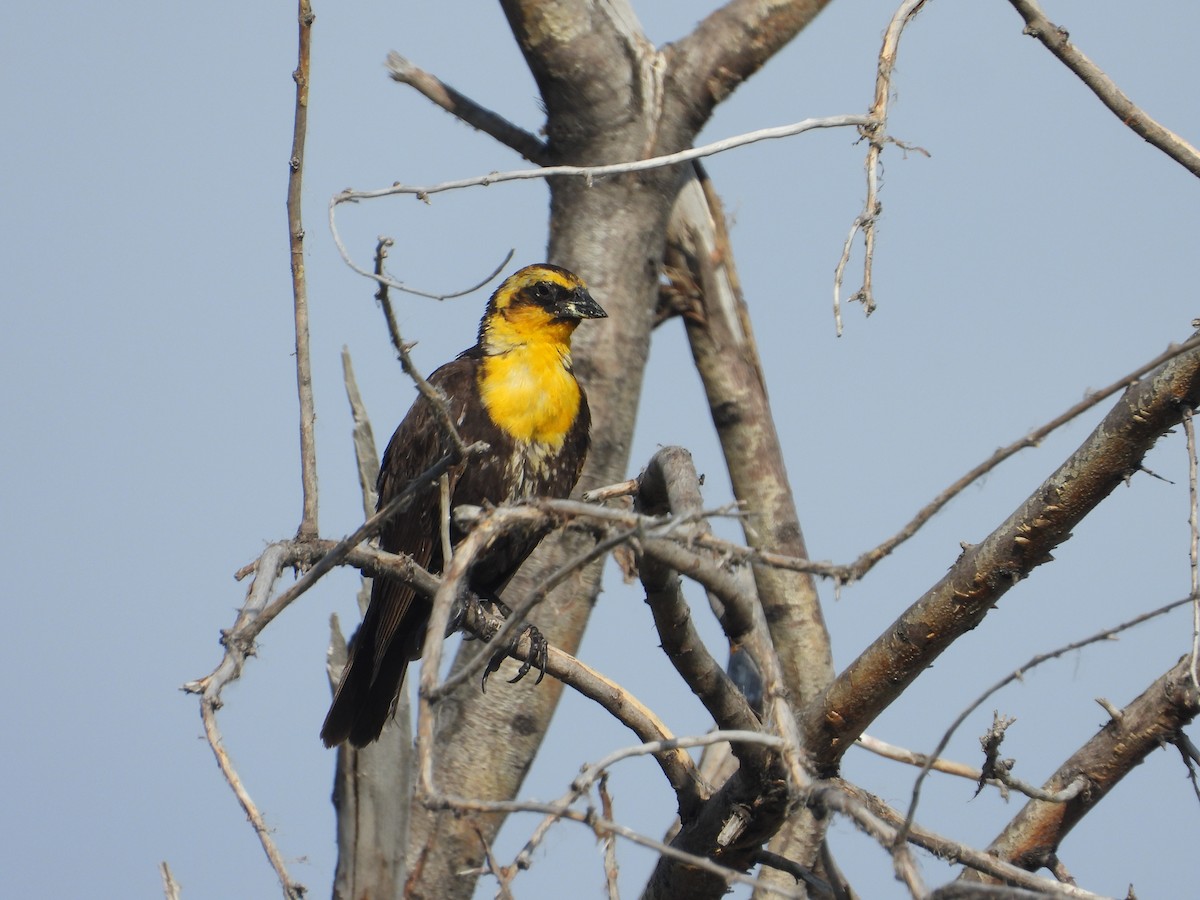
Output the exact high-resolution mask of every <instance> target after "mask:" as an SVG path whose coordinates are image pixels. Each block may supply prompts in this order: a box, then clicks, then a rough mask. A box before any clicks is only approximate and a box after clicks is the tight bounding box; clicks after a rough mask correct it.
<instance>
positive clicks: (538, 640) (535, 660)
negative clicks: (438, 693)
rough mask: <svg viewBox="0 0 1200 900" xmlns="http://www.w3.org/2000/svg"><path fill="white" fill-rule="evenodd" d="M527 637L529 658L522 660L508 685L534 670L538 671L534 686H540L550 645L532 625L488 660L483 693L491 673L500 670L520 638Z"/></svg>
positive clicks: (482, 687) (544, 673) (482, 685)
mask: <svg viewBox="0 0 1200 900" xmlns="http://www.w3.org/2000/svg"><path fill="white" fill-rule="evenodd" d="M525 635H529V658H528V659H525V660H522V662H521V667H520V668H519V669H517V674H516V675H514V676H513V677H512V678H510V679H509V680H508V683H509V684H516V683H517V682H518V681H520V680H521V679H522V678H524V677H525V676H526V675H528V674H529V670H530V669H533V668H536V669H537V670H538V677H537V681H535V682H534V684H541V683H542V679H543V678H545V677H546V660H547V656H548V654H549V649H550V644H549V643H548V642H547V640H546V636H545V635H543V634H542V633H541V632H540V631H538V629H537V627H536V626H534V625H526V626H525V627H524V628H523V629H522V630H521V633H520V634H518V635H516V636H515V637H514V638H513V639H512V640H511V641H510V642H509V645H508V646H507V647H505V648H504V649H503V650H497V651H496V652H495V653H494V654H492V658H491V659H489V660H488V664H487V665H486V666H485V667H484V669H483V682H482V683H481V684H480V688H481V689H482V690H483V692H484V693H487V680H488V676H490V675H491V674H492V673H493V672H495V671H497V670H498V669H499V668H500V664H501V663H502V662H504V660H505V659H506V658H508V656H509V654H510V653H511V652H512V651H513V650H515V649H516V647H517V644H519V643H520V641H521V638H522V637H524V636H525Z"/></svg>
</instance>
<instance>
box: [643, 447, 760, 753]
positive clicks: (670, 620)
mask: <svg viewBox="0 0 1200 900" xmlns="http://www.w3.org/2000/svg"><path fill="white" fill-rule="evenodd" d="M640 482H641V490H640V491H639V493H638V499H637V507H638V508H639V509H640V510H641V511H642V512H644V513H646V514H647V515H651V516H657V515H671V514H674V515H683V516H689V515H695V514H697V513H698V512H700V510H701V498H700V485H699V479H698V478H697V476H696V470H695V467H694V466H693V465H692V459H691V454H690V453H688V452H687V451H686V450H684V449H683V448H681V447H664V448H662V449H660V450H659V451H658V452H656V453H655V454H654V456H653V457H651V459H650V463H649V465H647V466H646V469H645V470H644V471H643V472H642V476H641V478H640ZM693 528H694V529H696V530H698V531H704V530H707V523H705V522H704V521H703V520H701V521H699V522H698V523H697V524H696V525H695V526H693ZM638 570H639V573H640V575H641V579H642V585H643V587H645V589H646V603H647V605H648V606H649V607H650V611H651V613H652V614H653V616H654V625H655V627H656V628H657V629H658V634H659V637H660V638H661V640H662V648H663V652H665V653H666V654H667V658H668V659H669V660H670V661H671V664H672V665H673V666H674V667H675V670H676V671H677V672H679V674H680V676H681V677H682V678H683V680H684V681H685V682H686V683H687V685H688V687H690V688H691V689H692V693H694V694H695V695H696V696H697V697H698V698H699V699H700V702H701V703H703V704H704V708H705V709H707V710H708V712H709V714H710V715H711V716H712V717H713V721H714V722H716V724H717V727H718V728H722V729H743V730H747V731H757V730H758V729H759V727H760V723H759V720H758V717H757V716H756V715H755V714H754V711H753V710H752V709H751V708H750V704H749V703H748V702H747V701H746V698H745V697H744V696H743V695H742V692H741V691H739V690H738V689H737V688H736V687H735V686H734V684H733V682H732V681H730V679H729V676H728V675H726V674H725V671H724V670H723V669H722V668H721V666H720V664H718V663H717V661H716V660H715V659H713V657H712V655H711V654H710V653H709V652H708V648H707V647H706V646H704V642H703V641H702V640H701V639H700V635H699V634H698V633H697V632H696V628H695V626H694V625H693V624H692V616H691V610H690V608H689V607H688V604H687V601H686V600H685V599H684V597H683V590H682V586H681V584H680V579H679V574H678V573H677V572H675V571H674V570H673V569H671V568H670V567H669V566H664V565H663V564H661V563H660V562H658V561H657V560H655V559H654V558H653V557H643V558H642V559H641V560H640V562H639V565H638ZM733 750H734V753H735V755H736V756H737V758H738V760H739V761H740V762H741V764H742V766H745V767H750V768H752V769H754V770H756V771H759V772H764V773H765V771H766V770H767V769H768V768H769V767H770V765H771V756H772V754H770V753H769V752H763V748H762V745H760V744H757V743H746V744H734V745H733Z"/></svg>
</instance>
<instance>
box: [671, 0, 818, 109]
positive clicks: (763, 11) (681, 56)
mask: <svg viewBox="0 0 1200 900" xmlns="http://www.w3.org/2000/svg"><path fill="white" fill-rule="evenodd" d="M828 3H829V0H789V2H775V3H762V2H759V0H732V2H729V3H726V4H725V5H724V6H722V7H721V8H719V9H717V10H715V11H714V12H712V13H710V14H709V15H708V16H707V17H705V18H704V20H703V21H701V22H700V23H699V24H698V25H697V26H696V28H695V29H694V30H693V31H692V33H691V34H689V35H687V36H686V37H683V38H681V39H680V40H678V41H676V42H675V43H674V45H673V46H671V47H670V48H669V49H668V59H669V60H670V64H669V66H668V71H667V84H668V85H669V86H670V87H671V88H672V89H673V91H674V92H675V93H676V94H677V98H676V99H677V101H678V102H680V103H681V104H682V105H683V106H684V107H685V109H686V110H687V114H686V117H687V121H688V122H689V124H690V125H691V126H692V127H693V128H694V129H696V130H699V128H700V126H702V125H703V124H704V123H705V122H706V121H707V120H708V117H709V116H710V115H711V114H712V111H713V110H714V109H715V108H716V106H717V104H719V103H720V102H721V101H722V100H724V99H725V98H726V97H728V96H729V95H730V94H732V93H733V92H734V91H735V90H736V89H737V88H738V87H740V86H741V84H742V83H743V82H744V81H746V80H747V79H748V78H749V77H750V76H751V75H753V74H754V73H755V72H757V71H758V70H759V69H760V68H762V66H763V65H764V64H765V63H766V62H767V60H769V59H770V58H771V57H772V56H774V55H775V54H776V53H777V52H779V50H780V48H782V47H784V46H785V45H786V44H787V43H788V42H790V41H791V40H792V38H794V37H795V36H796V35H797V34H799V33H800V32H801V31H803V30H804V28H806V27H807V26H808V25H809V23H811V22H812V20H813V19H815V18H816V17H817V14H818V13H819V12H820V11H821V10H823V9H824V8H825V6H826V5H827V4H828Z"/></svg>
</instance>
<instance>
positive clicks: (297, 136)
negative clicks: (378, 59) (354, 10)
mask: <svg viewBox="0 0 1200 900" xmlns="http://www.w3.org/2000/svg"><path fill="white" fill-rule="evenodd" d="M299 6H300V8H299V22H300V50H299V54H298V55H299V62H298V63H297V64H296V70H295V71H294V72H293V73H292V79H293V80H294V81H295V82H296V110H295V115H294V119H293V128H292V154H291V157H290V158H289V159H288V170H289V174H288V191H287V217H288V244H289V246H290V248H291V260H292V299H293V307H294V312H295V320H296V389H297V391H298V392H299V394H300V474H301V484H302V485H303V489H304V513H303V516H302V517H301V519H300V527H299V528H298V529H297V531H296V536H297V537H300V538H315V537H316V536H317V445H316V438H315V436H314V434H313V424H314V422H315V421H316V412H315V410H314V406H313V387H312V360H311V358H310V354H309V347H308V286H307V282H306V279H305V276H304V223H303V221H302V219H301V215H300V211H301V197H302V188H303V182H304V141H305V138H306V136H307V134H308V85H309V80H310V70H311V66H310V62H311V57H312V25H313V20H314V19H315V18H316V17H315V16H314V15H313V11H312V4H311V2H310V0H300V4H299Z"/></svg>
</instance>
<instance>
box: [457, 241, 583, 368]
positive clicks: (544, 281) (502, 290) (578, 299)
mask: <svg viewBox="0 0 1200 900" xmlns="http://www.w3.org/2000/svg"><path fill="white" fill-rule="evenodd" d="M606 317H607V313H605V312H604V310H603V309H601V308H600V304H598V303H597V302H596V301H595V300H593V299H592V296H591V294H589V293H588V290H587V286H586V285H585V284H584V283H583V280H582V279H581V278H580V277H579V276H578V275H574V274H572V273H571V272H568V271H567V270H566V269H560V268H559V267H558V266H552V265H550V264H549V263H542V264H539V265H534V266H526V267H525V268H523V269H521V270H520V271H519V272H517V273H515V274H513V275H510V276H509V277H508V278H506V279H504V283H503V284H501V285H500V287H498V288H497V289H496V293H494V294H492V299H491V300H489V301H488V305H487V311H486V312H484V314H483V321H481V322H480V323H479V346H480V347H481V348H483V351H484V353H485V354H494V353H504V352H506V351H508V350H511V349H513V348H515V347H519V346H522V345H525V344H529V343H545V342H549V343H554V344H560V345H563V346H564V347H570V345H571V333H572V332H573V331H575V327H576V326H577V325H578V324H579V322H580V320H581V319H602V318H606Z"/></svg>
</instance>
